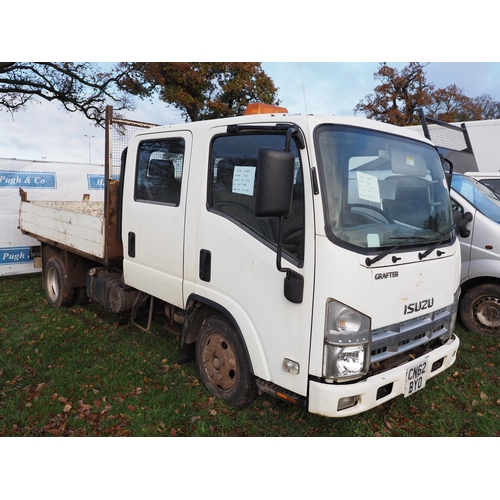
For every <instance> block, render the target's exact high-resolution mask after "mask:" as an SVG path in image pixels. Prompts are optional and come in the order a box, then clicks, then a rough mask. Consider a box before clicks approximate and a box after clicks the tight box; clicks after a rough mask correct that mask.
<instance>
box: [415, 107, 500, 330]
mask: <svg viewBox="0 0 500 500" xmlns="http://www.w3.org/2000/svg"><path fill="white" fill-rule="evenodd" d="M420 118H421V120H422V125H423V127H422V128H423V130H425V131H426V137H427V138H428V139H431V140H436V141H437V142H438V143H440V144H441V145H442V147H441V149H440V151H441V153H442V154H444V155H446V157H447V158H448V159H451V161H452V164H453V167H452V177H451V188H452V189H451V191H450V196H451V199H452V205H453V209H454V211H455V219H456V222H457V230H458V234H459V239H460V250H461V255H462V257H461V259H462V265H461V276H460V285H461V289H462V292H461V296H460V304H459V316H460V319H461V321H462V323H463V324H464V326H465V327H466V328H468V329H469V330H471V331H472V332H474V333H477V334H480V335H486V336H490V337H500V197H499V195H498V194H497V193H496V192H495V191H493V190H492V189H490V188H489V187H488V186H487V185H486V182H480V181H479V180H476V177H477V178H478V179H482V180H483V181H484V179H485V178H484V177H482V176H483V175H488V174H486V173H483V172H477V171H476V172H469V171H468V168H469V167H470V165H471V164H473V162H472V161H471V158H472V157H473V156H474V155H473V153H472V152H471V150H470V149H469V148H466V149H465V150H459V151H454V150H453V147H456V145H457V144H460V143H462V144H464V143H466V142H468V139H467V129H466V127H457V126H456V125H452V124H449V123H445V122H440V121H439V120H434V119H431V118H428V117H425V116H424V115H423V114H422V113H421V115H420ZM431 124H432V126H431ZM443 137H446V138H447V140H444V141H443V139H442V138H443ZM457 172H466V175H463V174H460V173H457ZM494 176H495V174H493V177H494Z"/></svg>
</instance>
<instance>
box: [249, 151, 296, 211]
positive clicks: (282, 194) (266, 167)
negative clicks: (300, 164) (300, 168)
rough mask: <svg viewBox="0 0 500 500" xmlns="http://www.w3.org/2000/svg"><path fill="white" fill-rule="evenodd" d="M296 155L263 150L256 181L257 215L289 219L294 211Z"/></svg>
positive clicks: (260, 155)
mask: <svg viewBox="0 0 500 500" xmlns="http://www.w3.org/2000/svg"><path fill="white" fill-rule="evenodd" d="M294 167H295V155H294V154H293V153H292V152H290V151H284V150H281V149H271V148H261V149H260V150H259V157H258V160H257V177H256V181H255V215H256V216H257V217H289V216H290V213H291V211H292V195H293V174H294Z"/></svg>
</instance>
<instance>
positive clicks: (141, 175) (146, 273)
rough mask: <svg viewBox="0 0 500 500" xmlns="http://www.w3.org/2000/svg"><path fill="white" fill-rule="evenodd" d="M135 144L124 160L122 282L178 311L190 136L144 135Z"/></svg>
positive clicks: (184, 132) (181, 291) (181, 282)
mask: <svg viewBox="0 0 500 500" xmlns="http://www.w3.org/2000/svg"><path fill="white" fill-rule="evenodd" d="M134 141H135V144H131V145H130V147H129V151H134V152H135V154H134V157H133V158H132V159H129V160H128V164H127V169H126V173H125V185H124V203H123V223H122V226H123V230H122V239H123V245H124V263H123V271H124V278H125V282H126V283H127V284H128V285H130V286H133V287H134V288H137V289H139V290H141V291H144V292H146V293H148V294H150V295H153V296H154V297H158V298H160V299H162V300H165V301H166V302H169V303H171V304H174V305H177V306H182V305H183V255H184V224H185V211H186V210H185V207H186V192H187V182H186V179H187V175H188V169H189V160H190V154H191V144H192V137H191V133H190V132H189V131H175V132H174V131H172V132H161V133H160V132H155V133H145V134H142V135H139V136H137V137H136V138H135V139H134ZM129 154H130V153H129Z"/></svg>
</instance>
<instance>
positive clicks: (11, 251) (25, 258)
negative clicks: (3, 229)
mask: <svg viewBox="0 0 500 500" xmlns="http://www.w3.org/2000/svg"><path fill="white" fill-rule="evenodd" d="M29 255H30V247H10V248H0V266H2V265H6V264H20V263H22V262H33V260H32V259H30V257H29Z"/></svg>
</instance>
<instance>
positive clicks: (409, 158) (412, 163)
mask: <svg viewBox="0 0 500 500" xmlns="http://www.w3.org/2000/svg"><path fill="white" fill-rule="evenodd" d="M406 164H407V165H409V166H410V167H414V166H415V158H413V156H407V157H406Z"/></svg>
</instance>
